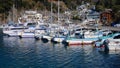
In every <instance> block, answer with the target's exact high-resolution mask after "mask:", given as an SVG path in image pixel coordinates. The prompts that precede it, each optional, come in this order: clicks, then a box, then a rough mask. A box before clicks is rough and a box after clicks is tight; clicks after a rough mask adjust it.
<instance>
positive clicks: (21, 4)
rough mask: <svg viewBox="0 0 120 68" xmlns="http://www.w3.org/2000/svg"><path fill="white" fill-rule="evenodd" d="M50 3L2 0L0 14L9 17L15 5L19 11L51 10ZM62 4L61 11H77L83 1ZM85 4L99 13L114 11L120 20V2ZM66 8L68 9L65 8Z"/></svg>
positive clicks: (65, 0) (96, 0)
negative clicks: (91, 6)
mask: <svg viewBox="0 0 120 68" xmlns="http://www.w3.org/2000/svg"><path fill="white" fill-rule="evenodd" d="M50 1H51V0H0V14H1V17H2V14H4V15H5V18H6V17H7V15H8V12H9V11H11V9H12V6H13V4H14V5H15V7H16V8H17V10H19V11H22V10H29V9H34V10H42V11H44V10H48V11H49V10H50ZM60 1H61V2H62V5H61V7H62V6H63V7H62V8H61V11H64V10H67V9H70V10H74V9H76V6H78V5H80V4H82V3H83V0H60ZM84 2H90V3H91V4H95V5H96V10H97V11H104V9H106V8H107V9H112V10H113V12H114V13H115V14H114V15H115V19H114V20H116V21H118V20H120V8H119V7H120V0H84ZM53 5H54V6H53V11H54V12H56V11H57V7H56V5H57V4H55V3H54V4H53ZM65 7H66V8H65Z"/></svg>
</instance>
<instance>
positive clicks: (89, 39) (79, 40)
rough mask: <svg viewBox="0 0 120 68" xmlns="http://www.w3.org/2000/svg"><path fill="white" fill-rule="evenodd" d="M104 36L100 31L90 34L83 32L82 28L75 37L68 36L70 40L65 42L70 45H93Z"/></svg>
mask: <svg viewBox="0 0 120 68" xmlns="http://www.w3.org/2000/svg"><path fill="white" fill-rule="evenodd" d="M102 36H103V35H102V33H101V32H99V31H97V32H90V31H89V30H83V28H82V29H77V30H76V32H75V35H73V36H72V37H71V36H68V38H66V39H65V40H64V42H65V43H67V44H68V45H88V44H93V43H94V42H95V41H97V40H98V39H99V38H100V37H102Z"/></svg>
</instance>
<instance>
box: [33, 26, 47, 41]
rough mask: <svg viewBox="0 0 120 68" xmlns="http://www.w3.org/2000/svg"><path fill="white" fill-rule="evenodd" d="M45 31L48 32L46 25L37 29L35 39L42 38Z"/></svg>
mask: <svg viewBox="0 0 120 68" xmlns="http://www.w3.org/2000/svg"><path fill="white" fill-rule="evenodd" d="M45 33H46V28H44V27H41V28H38V29H35V39H36V40H39V39H41V38H42V36H44V35H45Z"/></svg>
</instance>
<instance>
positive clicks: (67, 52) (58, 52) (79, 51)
mask: <svg viewBox="0 0 120 68" xmlns="http://www.w3.org/2000/svg"><path fill="white" fill-rule="evenodd" d="M1 40H2V43H1V44H2V45H3V46H2V47H0V58H2V59H0V61H3V62H2V63H0V66H1V67H2V68H9V67H11V68H16V67H20V68H89V67H91V68H112V67H119V66H118V65H119V63H120V62H119V61H120V59H119V56H120V54H116V55H115V54H110V53H109V54H105V53H100V52H98V51H97V50H96V49H95V48H93V47H92V46H91V45H86V46H81V45H79V46H65V45H62V44H53V43H50V42H47V43H44V42H42V41H41V40H38V41H36V40H35V39H32V38H22V39H19V38H18V37H3V38H1ZM115 58H117V59H115ZM10 61H11V62H10ZM116 62H117V63H116ZM4 65H5V66H4Z"/></svg>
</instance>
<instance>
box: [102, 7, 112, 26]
mask: <svg viewBox="0 0 120 68" xmlns="http://www.w3.org/2000/svg"><path fill="white" fill-rule="evenodd" d="M112 16H113V13H112V10H111V9H106V10H105V11H104V12H102V13H101V14H100V22H101V23H102V24H104V25H110V24H111V23H112V19H113V18H112Z"/></svg>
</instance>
